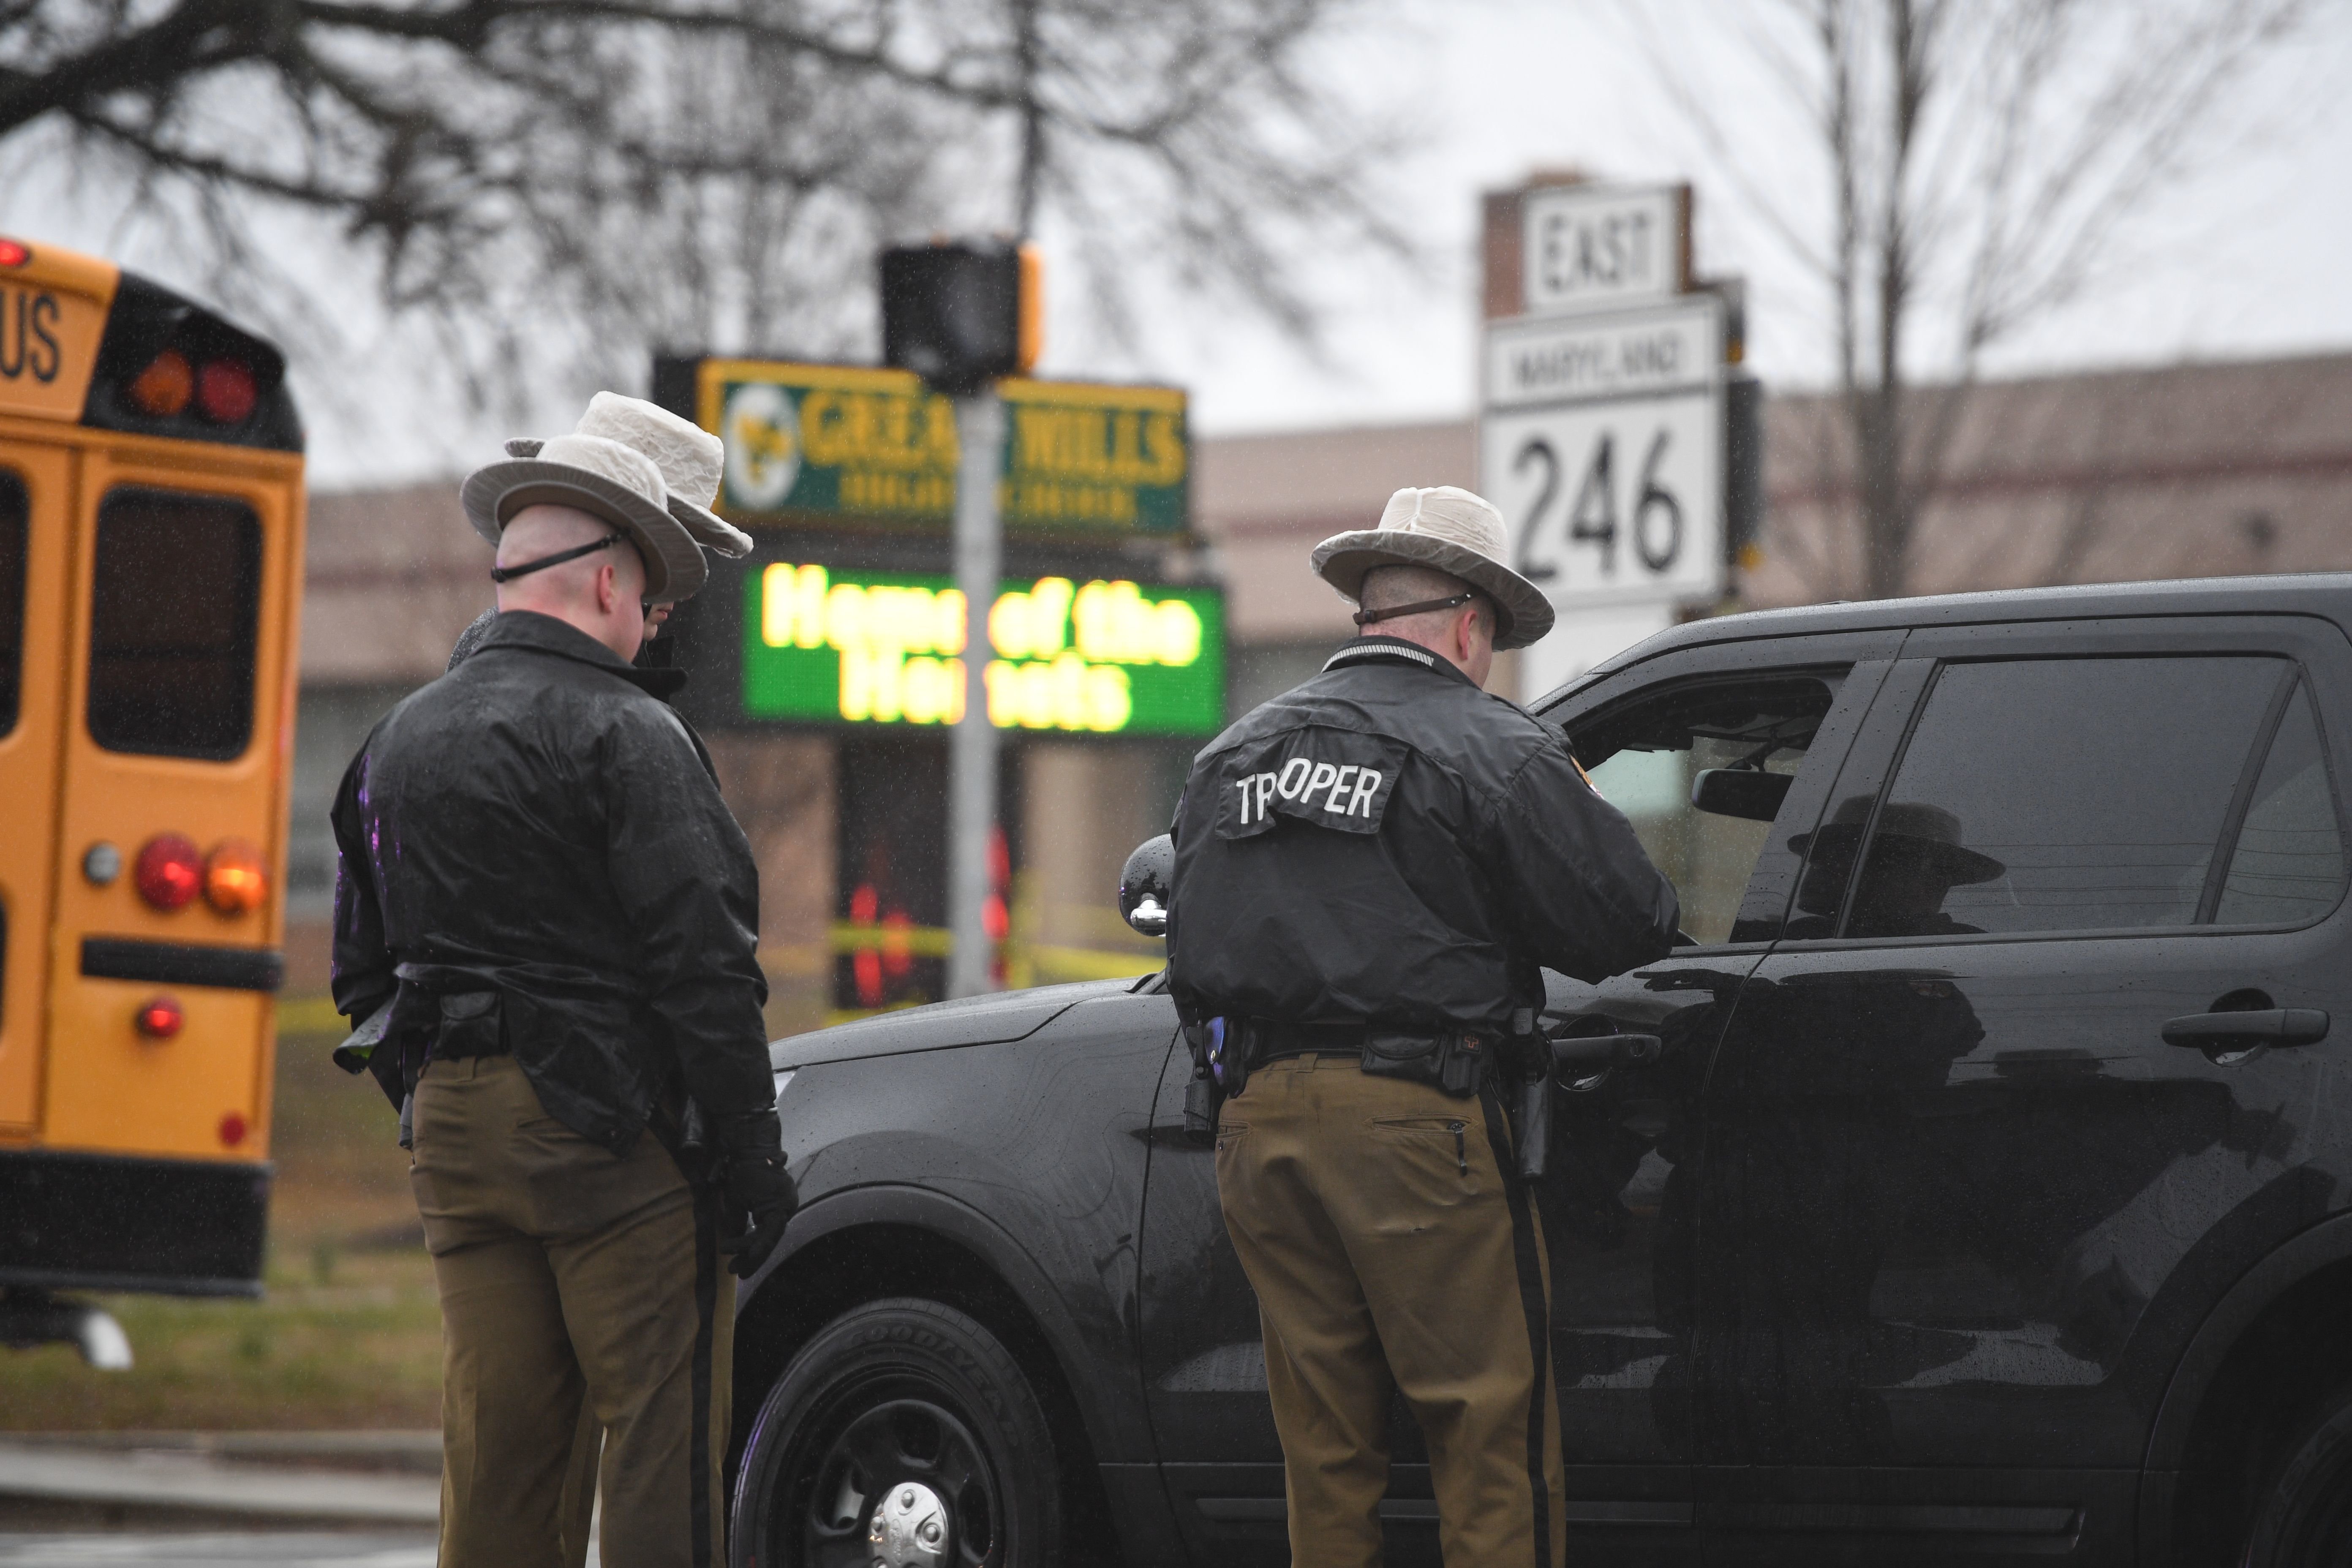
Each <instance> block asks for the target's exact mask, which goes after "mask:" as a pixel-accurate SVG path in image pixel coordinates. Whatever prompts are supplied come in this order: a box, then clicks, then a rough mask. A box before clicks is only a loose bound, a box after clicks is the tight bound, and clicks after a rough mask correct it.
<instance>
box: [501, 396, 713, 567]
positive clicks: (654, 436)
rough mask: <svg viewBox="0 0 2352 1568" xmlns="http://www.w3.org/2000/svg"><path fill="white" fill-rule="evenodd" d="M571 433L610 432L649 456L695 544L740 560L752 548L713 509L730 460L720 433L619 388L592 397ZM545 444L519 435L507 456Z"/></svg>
mask: <svg viewBox="0 0 2352 1568" xmlns="http://www.w3.org/2000/svg"><path fill="white" fill-rule="evenodd" d="M572 434H573V435H575V436H604V437H610V438H611V439H613V440H615V441H619V442H622V443H624V444H625V445H627V446H631V447H635V448H636V449H637V450H638V451H640V452H643V453H644V454H645V455H646V457H648V458H652V459H653V460H654V461H655V463H656V464H657V465H659V466H660V468H661V471H662V482H663V483H664V484H666V485H667V486H668V487H669V514H670V515H671V516H672V517H674V518H676V519H677V521H680V522H682V523H684V524H685V525H686V531H687V532H688V533H690V534H692V535H694V542H696V543H697V544H699V545H701V546H702V547H703V548H704V549H706V550H715V551H717V552H719V554H721V555H726V556H731V557H735V558H738V559H740V557H742V556H745V555H749V554H750V553H751V535H750V534H748V533H746V532H744V531H742V530H741V529H740V528H737V527H736V526H735V525H734V524H733V523H731V522H729V521H727V520H726V519H725V518H723V517H720V516H719V514H718V513H717V512H715V511H713V510H710V508H711V503H712V502H714V501H716V500H718V499H719V476H720V474H721V473H722V472H724V471H725V468H726V465H727V447H726V445H725V443H723V442H721V441H720V440H719V437H716V436H714V435H712V434H711V433H710V432H709V431H708V430H705V429H704V428H703V427H702V426H699V425H697V424H695V423H694V422H693V421H692V420H689V419H681V418H680V417H678V416H677V415H675V414H673V413H671V412H670V411H669V410H668V409H667V408H664V407H662V406H661V405H659V404H656V403H647V402H646V401H645V400H644V399H642V398H636V397H624V396H622V395H620V394H619V393H617V392H600V393H598V394H597V395H595V396H593V397H592V398H590V399H589V400H588V412H587V413H585V414H583V415H582V416H580V423H579V425H578V426H575V427H574V429H573V430H572ZM545 444H546V443H544V442H542V441H540V440H538V439H536V438H534V437H529V436H518V437H515V438H514V439H513V440H511V441H509V442H508V443H507V456H509V458H535V457H537V456H539V451H540V448H541V447H542V446H544V445H545Z"/></svg>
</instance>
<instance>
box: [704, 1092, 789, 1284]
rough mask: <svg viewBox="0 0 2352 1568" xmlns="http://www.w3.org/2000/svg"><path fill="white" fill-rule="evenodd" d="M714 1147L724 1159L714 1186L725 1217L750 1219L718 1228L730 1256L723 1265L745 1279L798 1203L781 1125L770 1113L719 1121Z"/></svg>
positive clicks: (772, 1245)
mask: <svg viewBox="0 0 2352 1568" xmlns="http://www.w3.org/2000/svg"><path fill="white" fill-rule="evenodd" d="M719 1146H720V1148H721V1149H722V1150H723V1151H724V1157H725V1159H726V1166H725V1170H726V1174H725V1176H724V1177H723V1178H722V1180H721V1183H720V1188H719V1190H720V1192H721V1194H723V1196H724V1198H725V1201H726V1206H727V1208H728V1210H729V1217H730V1222H732V1221H734V1220H736V1219H737V1218H740V1217H741V1216H747V1215H748V1216H749V1221H750V1223H749V1224H748V1225H746V1226H744V1227H743V1228H742V1229H741V1230H740V1231H736V1230H734V1229H733V1226H732V1224H731V1223H730V1225H729V1226H723V1227H722V1228H721V1231H720V1235H719V1247H720V1249H721V1250H722V1251H731V1252H733V1253H734V1254H735V1260H734V1262H733V1263H731V1264H730V1265H729V1267H730V1268H732V1269H733V1270H734V1272H735V1275H736V1277H737V1278H739V1279H750V1278H751V1276H752V1275H753V1274H754V1273H756V1272H758V1270H759V1268H760V1265H761V1264H762V1263H765V1262H766V1261H767V1260H768V1254H769V1253H771V1252H773V1251H774V1250H775V1249H776V1243H777V1242H778V1241H780V1240H782V1237H783V1234H784V1222H785V1221H787V1220H789V1219H791V1218H792V1217H793V1213H794V1212H795V1211H796V1210H798V1209H799V1207H800V1206H801V1194H800V1189H799V1188H798V1187H797V1186H795V1185H793V1178H792V1176H791V1174H790V1173H788V1172H786V1171H785V1169H784V1140H783V1128H782V1125H781V1124H780V1123H778V1121H776V1113H775V1112H774V1111H772V1110H761V1111H754V1112H752V1113H751V1115H749V1116H731V1117H729V1118H727V1119H725V1120H724V1121H722V1122H721V1123H720V1124H719Z"/></svg>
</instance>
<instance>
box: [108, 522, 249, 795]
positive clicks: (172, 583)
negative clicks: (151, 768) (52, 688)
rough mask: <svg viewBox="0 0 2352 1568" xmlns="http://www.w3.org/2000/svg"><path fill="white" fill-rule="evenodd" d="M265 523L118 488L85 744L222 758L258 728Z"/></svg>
mask: <svg viewBox="0 0 2352 1568" xmlns="http://www.w3.org/2000/svg"><path fill="white" fill-rule="evenodd" d="M260 590H261V521H260V519H258V518H257V517H256V516H254V514H253V510H252V509H251V508H249V507H247V506H246V505H244V504H243V503H241V502H238V501H234V500H223V499H221V498H220V497H217V496H195V495H184V494H180V493H177V492H174V491H170V490H157V489H118V490H114V491H112V492H110V494H109V495H108V496H107V498H106V500H105V501H104V502H103V503H102V504H100V507H99V511H98V564H97V572H96V574H95V581H94V583H93V585H92V595H93V603H92V605H91V607H90V639H89V644H90V646H89V733H90V739H92V740H94V741H96V742H98V743H99V744H100V745H101V746H103V747H105V748H106V749H107V750H108V751H110V752H145V753H148V754H150V755H155V756H167V757H204V758H209V759H212V760H215V761H223V762H225V761H227V760H228V759H230V758H232V757H236V756H239V755H241V754H243V752H244V751H245V748H246V742H247V741H248V740H249V739H251V737H252V733H253V658H254V642H255V637H256V632H257V626H258V622H259V613H260V600H261V592H260Z"/></svg>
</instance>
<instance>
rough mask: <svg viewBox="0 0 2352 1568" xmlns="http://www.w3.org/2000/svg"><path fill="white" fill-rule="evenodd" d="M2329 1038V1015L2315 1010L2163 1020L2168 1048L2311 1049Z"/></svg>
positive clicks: (2280, 1009) (2190, 1015)
mask: <svg viewBox="0 0 2352 1568" xmlns="http://www.w3.org/2000/svg"><path fill="white" fill-rule="evenodd" d="M2326 1037H2327V1015H2326V1014H2325V1013H2323V1012H2321V1011H2320V1010H2319V1009H2318V1008H2316V1007H2271V1008H2267V1009H2265V1010H2263V1011H2262V1012H2259V1013H2187V1014H2183V1015H2182V1016H2179V1017H2178V1018H2168V1019H2166V1020H2165V1021H2164V1043H2165V1044H2166V1045H2168V1046H2189V1047H2200V1046H2231V1047H2237V1048H2239V1049H2244V1048H2246V1047H2252V1046H2273V1047H2276V1046H2309V1045H2315V1044H2317V1043H2318V1042H2319V1041H2321V1040H2324V1039H2326Z"/></svg>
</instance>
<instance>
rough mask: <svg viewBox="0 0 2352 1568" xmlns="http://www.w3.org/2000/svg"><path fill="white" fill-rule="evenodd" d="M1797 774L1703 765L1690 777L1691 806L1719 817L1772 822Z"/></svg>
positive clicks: (1787, 795)
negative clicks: (1693, 777) (1705, 766)
mask: <svg viewBox="0 0 2352 1568" xmlns="http://www.w3.org/2000/svg"><path fill="white" fill-rule="evenodd" d="M1796 782H1797V775H1796V774H1794V773H1758V772H1756V771H1755V770H1754V769H1752V768H1702V769H1700V770H1699V775H1698V777H1696V778H1695V779H1693V780H1691V805H1694V806H1696V808H1697V809H1699V810H1700V811H1705V812H1711V813H1713V814H1714V815H1715V816H1738V817H1745V818H1746V819H1747V820H1748V821H1749V822H1769V821H1771V820H1772V819H1773V818H1774V817H1776V816H1780V803H1781V802H1782V801H1784V800H1786V799H1788V798H1789V786H1790V784H1794V783H1796Z"/></svg>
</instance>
